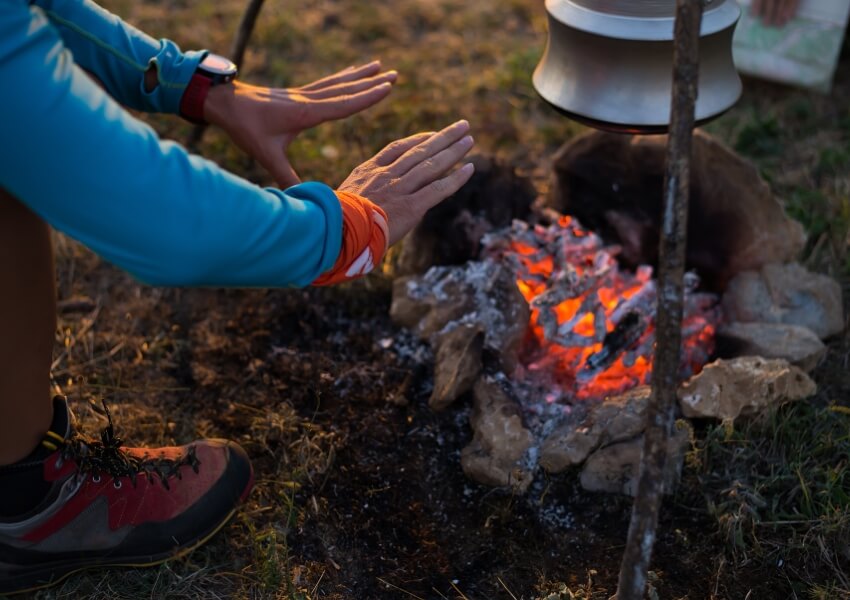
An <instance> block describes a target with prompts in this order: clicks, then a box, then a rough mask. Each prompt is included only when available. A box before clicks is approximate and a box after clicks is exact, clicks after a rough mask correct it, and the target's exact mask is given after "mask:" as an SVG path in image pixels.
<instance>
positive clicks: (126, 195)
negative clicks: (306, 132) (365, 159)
mask: <svg viewBox="0 0 850 600" xmlns="http://www.w3.org/2000/svg"><path fill="white" fill-rule="evenodd" d="M32 4H33V5H32V6H31V5H30V3H29V2H27V0H0V82H2V84H0V188H4V189H6V190H7V191H8V192H9V193H11V194H12V195H13V196H15V197H17V198H18V199H19V200H21V201H22V202H23V203H24V204H26V205H27V206H29V207H30V209H31V210H33V212H35V213H36V214H38V215H39V216H41V217H42V218H43V219H45V220H46V221H47V222H48V223H50V224H51V225H52V226H53V227H55V228H56V229H58V230H60V231H63V232H64V233H66V234H68V235H69V236H71V237H73V238H75V239H77V240H80V241H81V242H82V243H84V244H85V245H87V246H88V247H90V248H91V249H92V250H94V251H95V252H97V253H98V254H100V255H101V256H102V257H104V258H105V259H107V260H109V261H110V262H112V263H114V264H116V265H118V266H120V267H122V268H124V269H126V270H128V271H129V272H130V273H132V274H133V275H135V276H136V277H138V278H139V279H141V280H143V281H146V282H149V283H154V284H159V285H208V286H292V285H294V286H303V285H307V284H309V283H310V282H312V281H313V280H314V279H316V277H318V276H319V275H320V274H322V273H323V272H325V271H327V270H328V269H330V268H331V267H332V266H333V265H334V262H335V261H336V258H337V256H338V255H339V251H340V244H341V235H342V212H341V209H340V205H339V201H338V200H337V198H336V195H335V194H334V192H333V190H331V189H330V188H329V187H328V186H326V185H323V184H320V183H304V184H301V185H297V186H294V187H292V188H289V189H287V190H285V191H281V190H277V189H273V188H266V189H263V188H260V187H258V186H256V185H254V184H252V183H250V182H248V181H246V180H244V179H241V178H239V177H237V176H236V175H233V174H231V173H228V172H227V171H224V170H223V169H221V168H219V167H218V166H217V165H215V164H214V163H212V162H210V161H207V160H205V159H203V158H201V157H199V156H195V155H190V154H188V153H187V152H186V150H184V149H183V148H182V147H181V146H180V145H178V144H176V143H173V142H169V141H163V140H160V139H159V138H158V136H157V135H156V133H155V132H154V131H153V130H152V129H151V128H150V127H148V126H147V125H146V124H144V123H142V122H141V121H139V120H138V119H136V118H134V117H133V116H132V115H131V114H130V113H128V112H127V111H126V110H125V109H124V108H122V107H121V106H120V105H119V104H118V102H121V103H122V104H125V105H126V106H129V107H132V108H136V109H139V110H144V111H150V112H170V113H176V112H177V108H178V106H179V103H180V98H181V96H182V93H183V90H184V89H185V87H186V84H187V83H188V81H189V79H190V78H191V76H192V74H193V72H194V70H195V67H196V66H197V64H198V62H199V61H200V60H201V58H202V57H203V53H200V52H186V53H183V52H181V51H180V49H179V48H177V46H176V45H175V44H174V43H173V42H170V41H168V40H160V41H157V40H153V39H151V38H150V37H148V36H147V35H145V34H143V33H141V32H139V31H138V30H136V29H134V28H132V27H130V26H128V25H127V24H125V23H123V22H122V21H121V20H120V19H118V18H116V17H115V16H113V15H111V14H110V13H108V12H106V11H104V10H103V9H101V8H99V7H98V6H96V5H95V4H93V3H91V2H89V1H88V0H37V1H36V2H33V3H32ZM151 64H154V65H155V66H156V69H157V71H158V74H159V86H158V87H157V88H156V89H155V90H154V91H153V92H151V93H147V92H146V91H145V90H144V71H145V70H147V69H148V67H149V66H150V65H151ZM84 69H85V70H87V71H90V72H91V73H93V74H94V75H96V76H97V77H98V78H99V79H100V80H101V81H102V82H103V84H104V86H105V87H106V89H107V90H108V92H109V94H107V93H106V92H104V91H103V90H102V89H101V88H100V87H99V86H97V85H95V84H94V83H93V82H92V80H91V78H89V77H88V76H87V75H86V73H85V72H84ZM113 96H114V98H115V99H117V101H118V102H116V100H114V99H113Z"/></svg>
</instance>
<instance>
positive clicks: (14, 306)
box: [0, 189, 56, 466]
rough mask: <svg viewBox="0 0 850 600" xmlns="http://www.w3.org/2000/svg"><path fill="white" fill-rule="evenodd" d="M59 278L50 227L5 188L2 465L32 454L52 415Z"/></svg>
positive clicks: (0, 229)
mask: <svg viewBox="0 0 850 600" xmlns="http://www.w3.org/2000/svg"><path fill="white" fill-rule="evenodd" d="M55 278H56V275H55V273H54V270H53V247H52V245H51V242H50V230H49V228H48V226H47V223H45V222H44V221H42V220H41V219H40V218H39V217H37V216H36V215H35V214H34V213H32V212H31V211H30V210H29V209H28V208H27V207H26V206H24V205H23V204H21V203H20V202H18V201H17V200H16V199H15V198H13V197H12V196H10V195H9V194H8V193H6V192H5V190H3V189H0V290H2V291H0V466H2V465H7V464H11V463H13V462H16V461H18V460H20V459H22V458H24V457H26V456H27V455H28V454H29V453H30V452H32V451H33V450H34V449H35V447H36V446H37V445H38V443H39V441H40V440H41V437H42V436H43V435H44V433H45V432H46V431H47V429H48V428H49V427H50V422H51V420H52V417H53V407H52V404H51V401H50V388H49V377H50V361H51V358H52V354H53V336H54V331H55V330H56V281H55Z"/></svg>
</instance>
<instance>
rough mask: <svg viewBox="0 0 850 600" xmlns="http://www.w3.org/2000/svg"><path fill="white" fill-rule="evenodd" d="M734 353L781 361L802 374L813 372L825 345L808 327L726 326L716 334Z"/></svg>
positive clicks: (737, 324) (824, 349)
mask: <svg viewBox="0 0 850 600" xmlns="http://www.w3.org/2000/svg"><path fill="white" fill-rule="evenodd" d="M717 335H718V337H719V338H720V339H721V340H723V342H724V343H726V344H731V347H732V348H734V350H735V354H739V355H744V356H763V357H764V358H784V359H785V360H787V361H788V362H790V363H791V364H792V365H795V366H797V367H800V368H801V369H803V370H804V371H807V372H808V371H811V370H812V369H814V368H815V367H816V366H817V365H818V363H819V362H820V360H821V359H822V358H823V356H824V354H826V346H825V345H824V343H823V342H822V341H820V338H819V337H818V336H816V335H815V334H814V333H813V332H812V330H811V329H809V328H808V327H800V326H799V325H785V324H783V323H728V324H726V325H723V326H722V327H720V329H718V331H717Z"/></svg>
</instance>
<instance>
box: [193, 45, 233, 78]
mask: <svg viewBox="0 0 850 600" xmlns="http://www.w3.org/2000/svg"><path fill="white" fill-rule="evenodd" d="M216 63H219V64H216ZM197 71H198V72H199V73H201V74H203V75H206V76H207V77H209V78H210V79H212V80H213V83H214V84H217V83H226V82H228V81H232V80H233V79H234V78H235V77H236V75H237V73H238V72H239V68H238V67H237V66H236V63H234V62H233V61H232V60H230V59H229V58H227V57H226V56H221V55H220V54H214V53H212V52H210V53H209V54H207V55H206V56H205V57H204V59H203V60H202V61H201V62H200V63H199V64H198V70H197Z"/></svg>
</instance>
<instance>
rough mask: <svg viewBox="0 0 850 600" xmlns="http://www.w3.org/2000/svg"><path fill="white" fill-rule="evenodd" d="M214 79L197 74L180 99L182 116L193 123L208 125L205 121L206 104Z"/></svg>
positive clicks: (193, 76)
mask: <svg viewBox="0 0 850 600" xmlns="http://www.w3.org/2000/svg"><path fill="white" fill-rule="evenodd" d="M212 84H213V81H212V78H211V77H209V76H208V75H204V74H201V73H197V72H196V73H195V74H194V75H192V79H190V80H189V84H188V85H187V86H186V89H185V90H184V92H183V97H182V98H181V99H180V115H181V116H182V117H183V118H184V119H186V120H187V121H191V122H192V123H199V124H200V123H206V122H207V121H206V119H204V102H205V101H206V99H207V94H208V93H209V91H210V88H211V87H212Z"/></svg>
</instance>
